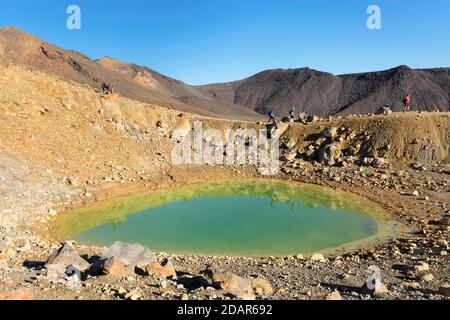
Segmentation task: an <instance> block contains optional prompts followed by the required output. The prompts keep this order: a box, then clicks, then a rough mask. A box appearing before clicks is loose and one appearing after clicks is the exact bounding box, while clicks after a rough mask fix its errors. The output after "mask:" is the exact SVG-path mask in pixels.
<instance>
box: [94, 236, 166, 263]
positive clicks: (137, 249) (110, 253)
mask: <svg viewBox="0 0 450 320" xmlns="http://www.w3.org/2000/svg"><path fill="white" fill-rule="evenodd" d="M112 257H115V258H116V259H119V260H120V261H122V262H123V263H124V265H125V267H137V266H146V265H148V264H149V263H151V262H155V261H157V259H156V255H155V254H154V253H153V252H152V251H150V250H149V249H147V248H145V247H143V246H142V245H140V244H137V243H136V244H129V243H123V242H120V241H117V242H116V243H114V244H113V245H112V246H110V247H109V248H108V249H107V250H106V252H105V253H104V254H103V256H102V257H101V260H107V259H109V258H112Z"/></svg>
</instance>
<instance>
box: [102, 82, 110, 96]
mask: <svg viewBox="0 0 450 320" xmlns="http://www.w3.org/2000/svg"><path fill="white" fill-rule="evenodd" d="M108 92H109V86H108V85H107V84H106V83H105V82H102V93H103V94H108Z"/></svg>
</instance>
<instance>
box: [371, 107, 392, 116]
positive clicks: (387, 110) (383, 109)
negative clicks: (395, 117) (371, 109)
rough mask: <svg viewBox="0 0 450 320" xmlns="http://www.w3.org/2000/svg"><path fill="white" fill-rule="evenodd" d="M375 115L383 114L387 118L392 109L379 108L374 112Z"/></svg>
mask: <svg viewBox="0 0 450 320" xmlns="http://www.w3.org/2000/svg"><path fill="white" fill-rule="evenodd" d="M375 114H383V115H385V116H387V115H389V114H392V109H391V108H389V107H381V108H379V109H378V110H377V111H376V112H375Z"/></svg>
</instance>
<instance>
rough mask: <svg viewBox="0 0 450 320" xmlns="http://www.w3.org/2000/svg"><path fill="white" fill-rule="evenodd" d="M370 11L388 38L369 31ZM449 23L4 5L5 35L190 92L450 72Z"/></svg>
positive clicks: (186, 5) (414, 14)
mask: <svg viewBox="0 0 450 320" xmlns="http://www.w3.org/2000/svg"><path fill="white" fill-rule="evenodd" d="M70 4H76V5H79V6H80V7H81V10H82V29H81V30H74V31H70V30H68V29H67V28H66V19H67V17H68V15H67V14H66V8H67V6H68V5H70ZM370 4H377V5H379V6H380V7H381V10H382V30H374V31H370V30H368V29H367V27H366V19H367V17H368V15H367V14H366V9H367V7H368V6H369V5H370ZM449 15H450V1H449V0H433V1H430V0H428V1H426V0H372V1H366V0H308V1H307V0H270V1H268V0H159V1H156V0H116V1H114V0H109V1H96V0H71V1H66V0H8V1H7V0H0V26H6V25H13V26H16V27H19V28H21V29H24V30H25V31H27V32H29V33H32V34H35V35H37V36H39V37H41V38H43V39H45V40H47V41H49V42H52V43H54V44H56V45H59V46H62V47H64V48H66V49H73V50H77V51H81V52H82V53H84V54H86V55H87V56H89V57H91V58H94V59H96V58H99V57H102V56H105V55H108V56H112V57H115V58H118V59H121V60H124V61H127V62H134V63H137V64H141V65H146V66H148V67H150V68H152V69H155V70H157V71H159V72H161V73H163V74H166V75H169V76H171V77H174V78H177V79H180V80H183V81H185V82H187V83H191V84H203V83H211V82H222V81H230V80H237V79H241V78H244V77H247V76H250V75H252V74H254V73H257V72H259V71H262V70H265V69H270V68H297V67H306V66H307V67H311V68H314V69H319V70H323V71H328V72H332V73H335V74H342V73H352V72H359V71H372V70H380V69H386V68H390V67H394V66H397V65H400V64H407V65H409V66H412V67H443V66H447V67H449V66H450V19H449Z"/></svg>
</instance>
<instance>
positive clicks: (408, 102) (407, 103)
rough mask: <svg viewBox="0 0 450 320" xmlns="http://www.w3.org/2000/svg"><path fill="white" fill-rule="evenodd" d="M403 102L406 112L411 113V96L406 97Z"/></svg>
mask: <svg viewBox="0 0 450 320" xmlns="http://www.w3.org/2000/svg"><path fill="white" fill-rule="evenodd" d="M403 102H404V103H405V111H410V107H411V96H410V95H409V94H407V95H406V97H405V98H404V99H403Z"/></svg>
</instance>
